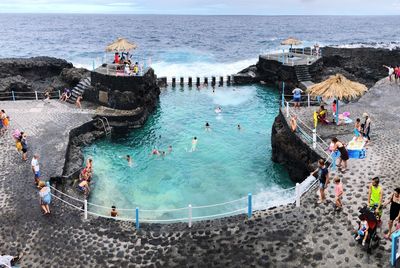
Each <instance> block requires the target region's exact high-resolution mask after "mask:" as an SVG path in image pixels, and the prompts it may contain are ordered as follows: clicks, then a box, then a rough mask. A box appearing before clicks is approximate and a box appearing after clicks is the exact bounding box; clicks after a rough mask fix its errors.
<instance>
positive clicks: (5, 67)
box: [0, 57, 88, 92]
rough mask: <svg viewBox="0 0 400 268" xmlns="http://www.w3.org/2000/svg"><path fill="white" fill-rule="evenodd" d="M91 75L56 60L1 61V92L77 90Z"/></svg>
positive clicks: (45, 58)
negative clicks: (83, 80) (84, 78)
mask: <svg viewBox="0 0 400 268" xmlns="http://www.w3.org/2000/svg"><path fill="white" fill-rule="evenodd" d="M87 74H88V71H87V70H85V69H80V68H79V69H78V68H74V67H73V65H72V63H69V62H67V61H66V60H62V59H57V58H52V57H34V58H27V59H22V58H6V59H0V92H11V91H15V92H33V91H38V92H43V91H45V90H49V91H57V90H62V89H63V88H66V87H67V88H71V87H74V86H75V85H76V84H77V83H78V82H79V81H80V80H81V79H82V78H83V77H84V76H86V75H87Z"/></svg>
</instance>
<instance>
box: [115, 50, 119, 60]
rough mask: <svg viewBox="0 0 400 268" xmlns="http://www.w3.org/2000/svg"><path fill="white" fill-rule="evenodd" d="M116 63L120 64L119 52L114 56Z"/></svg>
mask: <svg viewBox="0 0 400 268" xmlns="http://www.w3.org/2000/svg"><path fill="white" fill-rule="evenodd" d="M114 63H119V54H118V52H115V54H114Z"/></svg>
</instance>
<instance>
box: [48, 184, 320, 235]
mask: <svg viewBox="0 0 400 268" xmlns="http://www.w3.org/2000/svg"><path fill="white" fill-rule="evenodd" d="M313 184H314V182H313V181H310V180H305V181H304V182H302V183H301V184H299V183H296V186H294V187H291V188H288V189H280V190H277V191H271V192H268V194H267V195H265V194H258V195H255V196H254V197H253V196H252V194H251V193H249V194H248V195H247V196H245V197H242V198H239V199H235V200H230V201H226V202H221V203H217V204H210V205H198V206H195V205H192V204H188V206H186V207H181V208H171V209H139V208H138V207H136V208H118V214H119V215H118V216H116V217H111V216H110V215H111V214H110V212H111V205H110V206H103V205H98V204H94V203H91V202H88V201H87V199H79V198H77V197H74V196H71V195H68V194H66V193H64V192H62V191H60V190H58V189H56V188H54V187H52V186H50V188H51V189H52V196H53V197H54V198H55V199H56V200H57V201H60V202H61V203H63V204H65V205H67V206H69V207H71V208H73V209H76V210H77V211H79V212H83V215H84V219H88V215H92V216H97V217H102V218H107V219H114V220H122V221H129V222H134V223H135V225H136V228H137V229H139V228H140V223H141V222H144V223H176V222H186V223H187V224H188V226H189V227H191V226H192V224H193V222H194V221H201V220H209V219H215V218H221V217H226V216H233V215H239V214H247V217H248V218H251V216H252V214H253V212H254V211H259V210H266V209H269V208H273V207H277V206H282V205H288V204H296V207H300V199H301V196H302V195H304V193H306V192H307V191H308V190H309V189H310V188H311V187H312V186H313ZM282 197H285V198H283V199H282ZM139 212H140V214H139ZM171 213H172V214H173V216H174V217H171V216H170V215H171Z"/></svg>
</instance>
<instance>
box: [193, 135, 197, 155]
mask: <svg viewBox="0 0 400 268" xmlns="http://www.w3.org/2000/svg"><path fill="white" fill-rule="evenodd" d="M196 147H197V137H194V138H193V140H192V152H194V151H196Z"/></svg>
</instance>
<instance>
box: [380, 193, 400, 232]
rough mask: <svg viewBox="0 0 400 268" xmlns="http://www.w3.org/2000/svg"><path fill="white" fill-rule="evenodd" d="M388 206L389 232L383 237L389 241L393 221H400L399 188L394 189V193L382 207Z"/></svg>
mask: <svg viewBox="0 0 400 268" xmlns="http://www.w3.org/2000/svg"><path fill="white" fill-rule="evenodd" d="M389 204H390V218H389V223H388V225H389V231H388V233H387V234H386V235H385V238H386V239H390V236H391V235H392V228H393V222H394V221H395V220H397V221H399V220H400V188H396V189H394V193H393V194H392V195H391V197H390V198H389V200H387V201H386V202H385V203H384V204H383V206H384V207H386V206H387V205H389Z"/></svg>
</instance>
